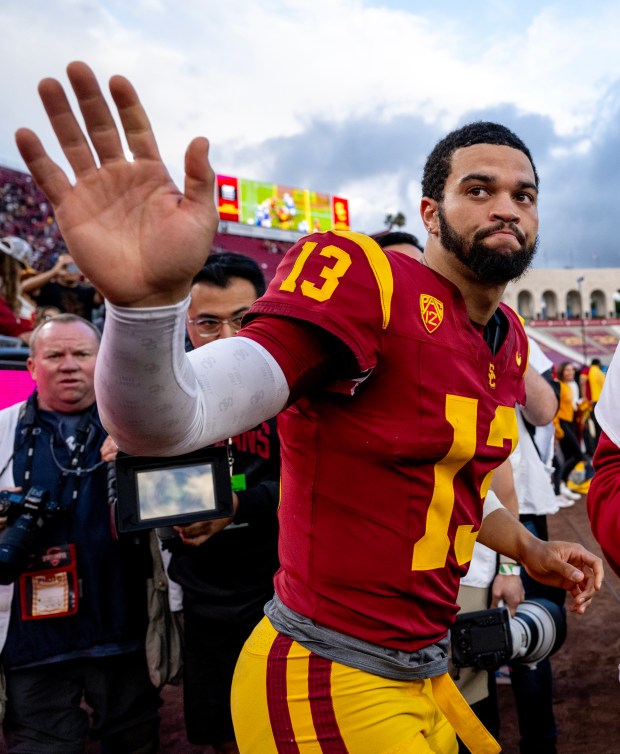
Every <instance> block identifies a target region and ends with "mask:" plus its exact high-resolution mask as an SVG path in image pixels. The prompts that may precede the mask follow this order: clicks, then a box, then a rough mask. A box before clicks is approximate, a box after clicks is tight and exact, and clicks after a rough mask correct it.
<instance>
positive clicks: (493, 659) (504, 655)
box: [451, 597, 566, 670]
mask: <svg viewBox="0 0 620 754" xmlns="http://www.w3.org/2000/svg"><path fill="white" fill-rule="evenodd" d="M565 638H566V622H565V620H564V612H563V609H562V608H561V607H560V606H559V605H557V604H556V603H555V602H551V601H550V600H547V599H544V598H542V597H540V598H539V597H537V598H534V599H530V600H525V601H524V602H522V603H521V604H520V605H519V607H518V608H517V612H516V614H515V616H514V618H512V617H511V616H510V613H509V612H508V610H507V609H506V608H505V607H498V608H491V609H489V610H477V611H475V612H470V613H459V614H458V615H457V616H456V621H455V624H454V627H453V629H452V633H451V644H452V662H453V663H454V665H455V666H456V667H457V668H465V667H474V668H481V669H484V670H495V669H497V668H499V667H500V666H501V665H504V664H505V663H509V662H522V663H525V664H530V665H534V666H535V665H536V663H537V662H540V660H543V659H544V658H545V657H549V656H550V655H552V654H553V653H554V652H557V650H558V649H559V648H560V647H561V646H562V644H563V643H564V639H565Z"/></svg>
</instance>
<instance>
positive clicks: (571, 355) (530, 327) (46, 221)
mask: <svg viewBox="0 0 620 754" xmlns="http://www.w3.org/2000/svg"><path fill="white" fill-rule="evenodd" d="M4 235H16V236H20V237H21V238H24V239H26V240H27V241H28V242H29V243H30V244H31V245H32V247H33V249H34V257H33V259H32V260H31V266H32V267H33V268H34V269H36V270H38V271H43V270H46V269H49V267H51V266H52V264H53V262H54V260H55V259H56V256H57V255H58V254H61V253H64V252H65V251H66V246H65V244H64V242H63V240H62V237H61V235H60V232H59V230H58V226H57V225H56V221H55V220H54V216H53V213H52V210H51V207H50V206H49V203H48V202H47V200H46V198H45V196H44V195H43V193H42V192H41V191H39V189H38V188H37V187H36V186H35V184H34V183H33V181H32V178H31V177H30V175H28V174H27V173H23V172H21V171H19V170H15V169H13V168H9V167H3V166H1V165H0V236H4ZM299 237H300V236H299V234H298V233H293V232H290V231H289V232H284V231H281V230H276V229H267V228H254V227H250V226H247V225H240V224H238V223H231V222H221V223H220V228H219V231H218V233H216V235H215V239H214V244H213V253H215V254H217V253H219V252H222V251H237V252H240V253H241V254H247V255H248V256H250V257H252V258H253V259H255V260H256V261H257V262H258V264H259V265H260V267H261V269H262V271H263V274H264V275H265V279H266V281H267V282H269V281H270V280H271V279H272V277H273V276H274V274H275V271H276V268H277V266H278V264H279V262H280V260H281V259H282V256H283V255H284V254H285V253H286V251H287V250H288V249H289V248H290V247H291V246H292V245H293V244H294V243H295V241H296V240H297V239H298V238H299ZM526 324H527V326H526V329H527V331H528V334H530V335H531V336H532V337H533V338H534V339H535V340H537V341H538V343H539V344H540V346H541V347H542V349H543V351H544V352H545V353H546V354H547V356H548V357H549V358H550V359H551V360H552V361H553V362H554V363H560V362H561V361H566V360H570V361H573V362H575V363H589V362H590V360H591V359H592V358H599V359H601V361H602V362H603V364H608V363H609V361H610V359H611V356H612V354H613V352H614V350H615V348H616V345H617V343H618V341H619V339H620V319H586V320H584V321H583V323H582V322H581V321H580V320H579V319H558V320H542V319H537V320H534V319H530V320H529V321H528V320H526ZM584 336H585V345H584ZM4 345H5V346H7V345H8V344H4Z"/></svg>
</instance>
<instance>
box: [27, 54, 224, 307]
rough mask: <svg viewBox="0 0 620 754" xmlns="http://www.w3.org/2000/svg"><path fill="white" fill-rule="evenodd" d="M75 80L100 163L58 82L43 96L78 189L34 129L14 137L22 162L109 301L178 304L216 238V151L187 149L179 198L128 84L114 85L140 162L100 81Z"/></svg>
mask: <svg viewBox="0 0 620 754" xmlns="http://www.w3.org/2000/svg"><path fill="white" fill-rule="evenodd" d="M67 72H68V75H69V79H70V82H71V85H72V87H73V90H74V92H75V94H76V96H77V100H78V104H79V107H80V110H81V112H82V116H83V118H84V122H85V124H86V130H87V133H88V136H89V138H90V142H91V143H92V147H93V148H94V152H95V154H96V157H95V154H94V153H93V149H92V148H91V145H90V144H89V142H88V140H87V138H86V136H85V134H84V133H83V131H82V129H81V127H80V125H79V123H78V121H77V119H76V117H75V115H74V113H73V112H72V110H71V106H70V104H69V101H68V99H67V97H66V94H65V92H64V90H63V88H62V86H61V85H60V84H59V83H58V82H57V81H55V80H54V79H45V80H44V81H42V82H41V84H40V86H39V93H40V96H41V100H42V102H43V105H44V107H45V109H46V112H47V114H48V116H49V119H50V122H51V124H52V127H53V128H54V131H55V133H56V136H57V137H58V141H59V143H60V145H61V147H62V149H63V152H64V154H65V156H66V157H67V160H68V161H69V164H70V165H71V167H72V169H73V171H74V173H75V177H76V180H75V183H74V184H72V183H71V182H70V181H69V179H68V178H67V176H66V175H65V173H64V172H63V171H62V170H61V168H60V167H59V166H58V165H56V164H55V163H54V162H53V161H52V160H51V158H50V157H49V155H48V154H47V153H46V151H45V149H44V147H43V146H42V144H41V142H40V140H39V139H38V137H37V136H36V135H35V134H34V133H33V132H32V131H29V130H27V129H20V130H19V131H18V132H17V134H16V140H17V145H18V148H19V150H20V152H21V154H22V157H23V158H24V161H25V162H26V164H27V166H28V169H29V170H30V172H31V173H32V175H33V177H34V179H35V180H36V182H37V184H38V185H39V186H40V187H41V189H42V190H43V191H44V192H45V194H46V195H47V197H48V199H49V200H50V202H51V204H52V205H53V207H54V210H55V214H56V220H57V222H58V226H59V228H60V231H61V233H62V235H63V238H64V240H65V242H66V244H67V246H68V248H69V251H70V252H71V254H72V256H73V257H74V258H75V260H76V262H77V263H78V265H79V266H80V268H81V269H82V270H83V272H84V273H85V274H86V275H87V277H88V278H89V279H90V280H91V282H92V283H93V284H94V285H95V286H96V287H97V288H98V289H99V290H100V291H101V292H102V293H103V294H104V296H105V297H106V298H108V299H109V300H110V301H111V302H113V303H115V304H120V305H126V306H138V305H141V306H149V305H153V306H155V305H160V304H166V303H174V302H176V301H178V300H179V299H181V298H183V297H184V296H185V295H186V293H187V291H188V290H189V285H190V282H191V278H192V276H193V275H194V273H195V272H196V271H197V270H198V269H199V268H200V267H201V265H202V264H203V263H204V261H205V260H206V258H207V255H208V253H209V249H210V246H211V242H212V239H213V234H214V233H215V230H216V229H217V221H218V217H217V211H216V208H215V204H214V194H213V192H214V174H213V171H212V169H211V167H210V165H209V161H208V147H209V145H208V142H207V140H206V139H204V138H198V139H195V140H194V141H192V142H191V144H190V145H189V147H188V149H187V152H186V156H185V186H184V192H181V191H180V190H179V189H178V188H177V187H176V186H175V185H174V183H173V181H172V179H171V178H170V175H169V173H168V171H167V169H166V167H165V166H164V164H163V163H162V161H161V158H160V155H159V151H158V149H157V144H156V141H155V137H154V135H153V131H152V129H151V126H150V123H149V120H148V118H147V116H146V113H145V111H144V109H143V107H142V105H141V104H140V101H139V99H138V96H137V94H136V92H135V90H134V89H133V87H132V86H131V84H130V83H129V82H128V81H127V80H126V79H124V78H123V77H120V76H115V77H113V78H112V79H111V81H110V92H111V94H112V98H113V99H114V102H115V104H116V107H117V109H118V113H119V116H120V119H121V123H122V126H123V129H124V132H125V136H126V139H127V144H128V146H129V149H130V151H131V153H132V155H133V161H129V160H127V159H126V157H125V154H124V150H123V145H122V141H121V138H120V134H119V132H118V129H117V127H116V124H115V122H114V119H113V117H112V114H111V112H110V109H109V107H108V105H107V103H106V101H105V99H104V97H103V94H102V92H101V89H100V87H99V85H98V83H97V80H96V78H95V76H94V74H93V72H92V71H91V70H90V68H89V67H88V66H86V65H85V64H84V63H71V64H70V65H69V66H68V68H67Z"/></svg>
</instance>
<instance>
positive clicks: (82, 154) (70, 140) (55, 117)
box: [39, 79, 96, 176]
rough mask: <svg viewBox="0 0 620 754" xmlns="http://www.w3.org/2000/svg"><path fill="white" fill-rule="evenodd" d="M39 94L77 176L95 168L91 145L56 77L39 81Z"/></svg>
mask: <svg viewBox="0 0 620 754" xmlns="http://www.w3.org/2000/svg"><path fill="white" fill-rule="evenodd" d="M39 96H40V97H41V102H42V103H43V107H44V108H45V112H46V113H47V117H48V118H49V120H50V124H51V126H52V128H53V129H54V133H55V134H56V137H57V139H58V142H59V144H60V146H61V148H62V151H63V152H64V153H65V156H66V158H67V160H68V161H69V164H70V165H71V167H72V168H73V172H74V173H75V174H76V176H80V175H83V174H84V173H86V172H88V171H90V170H92V169H93V168H95V167H96V163H95V158H94V155H93V153H92V151H91V148H90V145H89V143H88V141H87V140H86V137H85V136H84V133H83V132H82V129H81V127H80V124H79V123H78V121H77V119H76V117H75V114H74V113H73V110H72V109H71V105H70V104H69V100H68V99H67V95H66V94H65V90H64V89H63V88H62V86H61V84H60V83H59V82H58V81H56V79H43V81H41V82H40V83H39Z"/></svg>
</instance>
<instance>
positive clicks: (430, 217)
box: [420, 196, 439, 233]
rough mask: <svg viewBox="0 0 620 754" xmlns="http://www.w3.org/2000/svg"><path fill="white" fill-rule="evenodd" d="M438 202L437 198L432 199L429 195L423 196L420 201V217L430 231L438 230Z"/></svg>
mask: <svg viewBox="0 0 620 754" xmlns="http://www.w3.org/2000/svg"><path fill="white" fill-rule="evenodd" d="M438 206H439V204H438V202H437V201H436V200H435V199H430V198H429V197H428V196H423V197H422V200H421V201H420V217H421V218H422V222H423V223H424V227H425V228H426V230H427V231H428V232H429V233H436V232H437V207H438Z"/></svg>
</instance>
